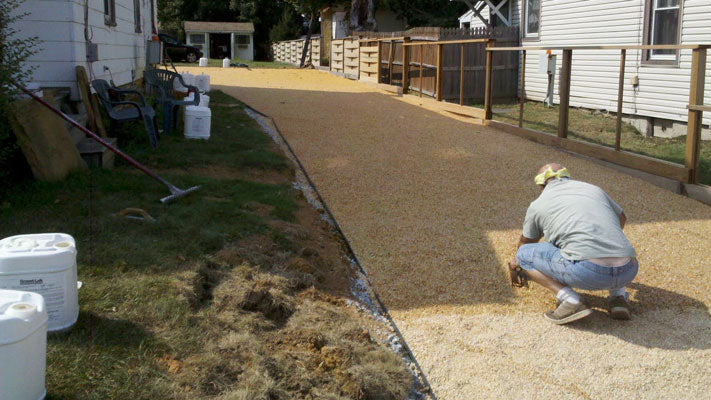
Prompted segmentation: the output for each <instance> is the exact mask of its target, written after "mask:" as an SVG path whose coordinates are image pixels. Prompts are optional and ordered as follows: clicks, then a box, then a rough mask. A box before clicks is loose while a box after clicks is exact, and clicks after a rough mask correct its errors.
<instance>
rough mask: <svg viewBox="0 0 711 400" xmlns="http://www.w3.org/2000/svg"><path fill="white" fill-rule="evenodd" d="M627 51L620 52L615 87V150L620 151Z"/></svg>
mask: <svg viewBox="0 0 711 400" xmlns="http://www.w3.org/2000/svg"><path fill="white" fill-rule="evenodd" d="M626 58H627V50H626V49H622V50H621V51H620V82H619V83H618V87H617V126H616V127H615V150H617V151H620V140H621V138H622V99H623V97H624V94H625V59H626Z"/></svg>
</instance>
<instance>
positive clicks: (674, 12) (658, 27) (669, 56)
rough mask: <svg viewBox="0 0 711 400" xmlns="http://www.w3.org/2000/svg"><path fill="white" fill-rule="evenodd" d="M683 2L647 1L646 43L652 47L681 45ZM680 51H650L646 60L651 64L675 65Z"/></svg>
mask: <svg viewBox="0 0 711 400" xmlns="http://www.w3.org/2000/svg"><path fill="white" fill-rule="evenodd" d="M680 26H681V0H647V13H646V15H645V27H646V29H645V43H647V44H651V45H661V44H679V27H680ZM678 56H679V50H675V49H671V50H656V49H655V50H649V51H647V52H646V54H645V60H646V61H649V62H651V63H655V62H657V63H665V62H666V63H670V62H671V63H675V62H676V61H677V59H678Z"/></svg>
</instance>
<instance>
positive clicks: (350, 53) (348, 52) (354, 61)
mask: <svg viewBox="0 0 711 400" xmlns="http://www.w3.org/2000/svg"><path fill="white" fill-rule="evenodd" d="M343 48H344V51H343V73H344V74H346V75H348V76H350V77H351V78H353V79H358V76H359V74H358V70H359V69H360V61H359V59H360V41H359V39H358V38H348V39H345V40H344V42H343Z"/></svg>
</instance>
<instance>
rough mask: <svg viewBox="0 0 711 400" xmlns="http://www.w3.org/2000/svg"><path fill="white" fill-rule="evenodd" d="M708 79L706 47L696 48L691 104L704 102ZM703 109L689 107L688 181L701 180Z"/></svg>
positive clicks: (692, 56) (685, 159)
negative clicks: (700, 156) (705, 85)
mask: <svg viewBox="0 0 711 400" xmlns="http://www.w3.org/2000/svg"><path fill="white" fill-rule="evenodd" d="M705 81H706V49H705V48H700V49H694V50H693V52H692V54H691V81H690V86H689V106H701V105H703V104H704V84H705ZM702 117H703V111H701V110H692V109H691V108H689V120H688V121H687V125H686V154H685V155H684V161H685V163H684V164H685V166H686V168H689V169H690V170H691V171H690V173H689V182H688V183H698V182H699V153H700V150H701V118H702Z"/></svg>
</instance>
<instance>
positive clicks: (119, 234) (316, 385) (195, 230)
mask: <svg viewBox="0 0 711 400" xmlns="http://www.w3.org/2000/svg"><path fill="white" fill-rule="evenodd" d="M210 96H211V99H212V101H213V102H214V103H215V104H226V105H232V106H220V105H214V106H213V107H212V110H213V121H212V136H211V138H210V140H209V141H192V140H186V139H184V138H183V137H182V135H181V134H178V133H173V134H172V135H162V136H161V137H160V144H159V147H158V149H152V148H151V147H150V146H149V145H148V141H147V138H146V135H145V131H144V128H143V126H142V124H141V123H135V124H126V125H124V126H122V127H121V129H120V130H118V131H117V132H116V133H117V134H118V135H119V136H120V138H121V142H122V143H123V146H122V147H123V150H125V151H126V152H127V153H128V154H131V155H132V156H134V157H135V158H136V159H138V160H140V161H141V162H143V163H145V164H147V165H148V166H149V167H150V168H154V169H155V170H156V171H158V172H159V174H161V175H162V176H164V177H165V178H167V179H168V180H169V181H170V182H172V183H173V184H175V185H177V186H179V187H182V188H185V187H189V186H193V185H201V188H200V190H199V191H197V192H195V193H193V194H191V195H189V196H188V197H185V198H182V199H180V200H178V201H176V202H174V203H171V204H170V205H162V204H161V203H160V202H159V201H158V199H159V198H161V197H163V196H165V195H166V194H168V191H167V189H166V188H165V187H163V186H162V185H160V184H159V183H157V182H155V181H154V180H152V179H151V178H149V177H147V176H146V175H144V174H142V173H140V172H138V171H137V170H135V169H134V168H133V167H130V166H128V165H126V164H125V163H123V162H118V161H117V167H116V168H115V169H113V170H99V169H94V170H91V171H89V172H83V173H75V174H73V175H71V176H69V177H68V178H67V179H66V180H65V181H63V182H57V183H42V182H27V183H24V184H22V185H19V186H16V187H15V188H14V190H12V192H11V193H9V195H8V196H6V197H5V198H3V201H2V207H0V218H1V219H2V221H3V224H2V225H1V226H0V235H1V236H0V237H6V236H10V235H15V234H21V233H28V232H55V231H57V232H66V233H69V234H71V235H72V236H74V238H75V239H77V247H78V250H79V253H78V255H79V257H78V274H79V279H80V280H82V281H83V282H84V287H83V288H82V289H81V291H80V294H79V303H80V307H81V312H80V316H79V320H78V322H77V324H76V325H75V326H74V327H73V328H72V329H71V330H70V331H69V332H67V333H62V334H53V335H50V336H49V339H48V353H47V389H48V397H47V398H48V399H107V398H111V399H125V398H131V399H163V398H166V399H167V398H170V399H194V398H215V399H291V398H308V397H310V398H334V399H335V398H343V399H366V398H382V399H401V398H404V397H405V396H406V394H407V393H408V391H409V389H410V386H411V384H412V376H411V375H410V373H409V371H408V369H407V367H406V366H405V365H404V363H403V362H402V360H401V359H400V358H399V357H398V356H397V355H395V354H393V353H392V352H390V351H389V350H387V349H386V348H385V347H384V346H383V345H381V344H380V343H379V342H378V341H377V340H375V339H373V338H372V337H371V336H370V333H369V330H368V329H370V328H369V327H371V328H372V324H373V322H372V321H370V320H369V319H367V318H364V317H363V316H362V315H360V314H358V313H357V312H355V311H353V310H352V309H351V308H348V307H346V306H345V302H344V301H343V299H342V297H343V296H346V295H347V293H348V287H349V286H348V285H349V282H350V281H349V276H350V274H351V271H350V267H349V264H348V262H347V261H346V260H345V259H344V258H343V254H342V252H341V246H342V244H341V243H339V242H338V240H337V239H335V237H334V236H333V234H332V233H331V231H330V230H329V228H328V227H327V226H324V223H323V221H322V220H321V219H320V216H319V214H318V213H317V212H316V211H314V210H313V209H311V208H310V207H309V206H308V204H307V203H306V201H305V200H304V199H303V197H302V195H301V193H300V192H298V191H296V190H294V189H293V188H292V185H291V181H292V179H293V170H292V169H291V168H290V167H289V165H288V163H287V161H286V159H285V158H284V156H283V155H282V154H281V153H280V152H279V150H278V149H277V148H276V147H275V145H274V144H273V143H272V142H271V140H270V139H269V138H268V137H267V136H266V135H265V134H264V133H263V132H261V131H260V130H259V128H258V126H257V125H256V123H255V122H254V121H252V120H251V119H250V118H249V117H248V116H246V115H245V113H244V111H243V109H242V107H241V106H240V104H239V103H238V102H237V101H235V100H234V99H233V98H231V97H229V96H226V95H224V94H223V93H221V92H212V93H210ZM177 132H181V131H180V130H178V131H177ZM127 207H139V208H143V209H145V210H146V211H147V212H148V213H149V214H150V215H152V216H153V217H154V218H156V221H155V222H147V221H139V220H133V219H126V218H120V217H117V216H115V214H116V213H117V212H119V211H120V210H122V209H124V208H127ZM326 292H328V293H330V294H327V293H326ZM324 349H325V350H324Z"/></svg>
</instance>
